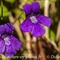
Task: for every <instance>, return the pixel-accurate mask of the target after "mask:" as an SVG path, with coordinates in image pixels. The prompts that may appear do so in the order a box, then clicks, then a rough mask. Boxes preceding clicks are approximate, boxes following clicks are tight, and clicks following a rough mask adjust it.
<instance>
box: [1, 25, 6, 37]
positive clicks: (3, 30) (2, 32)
mask: <svg viewBox="0 0 60 60" xmlns="http://www.w3.org/2000/svg"><path fill="white" fill-rule="evenodd" d="M4 33H5V28H4V25H1V26H0V36H1V35H2V34H4Z"/></svg>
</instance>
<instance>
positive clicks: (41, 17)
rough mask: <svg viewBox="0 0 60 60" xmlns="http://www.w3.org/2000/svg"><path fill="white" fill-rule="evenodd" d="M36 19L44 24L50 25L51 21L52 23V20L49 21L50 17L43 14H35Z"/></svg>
mask: <svg viewBox="0 0 60 60" xmlns="http://www.w3.org/2000/svg"><path fill="white" fill-rule="evenodd" d="M37 20H38V21H39V22H41V23H42V24H43V25H45V26H48V27H49V26H50V25H51V23H52V21H51V19H50V18H49V17H46V16H43V15H38V16H37Z"/></svg>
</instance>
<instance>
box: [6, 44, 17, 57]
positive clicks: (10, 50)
mask: <svg viewBox="0 0 60 60" xmlns="http://www.w3.org/2000/svg"><path fill="white" fill-rule="evenodd" d="M15 54H16V50H15V48H14V47H13V45H12V44H10V45H6V52H5V55H6V56H7V57H12V56H14V55H15Z"/></svg>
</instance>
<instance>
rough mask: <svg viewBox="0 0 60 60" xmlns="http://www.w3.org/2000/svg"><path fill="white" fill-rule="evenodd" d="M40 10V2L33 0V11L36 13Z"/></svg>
mask: <svg viewBox="0 0 60 60" xmlns="http://www.w3.org/2000/svg"><path fill="white" fill-rule="evenodd" d="M39 10H40V4H39V3H38V2H33V3H32V11H33V12H34V13H38V12H39Z"/></svg>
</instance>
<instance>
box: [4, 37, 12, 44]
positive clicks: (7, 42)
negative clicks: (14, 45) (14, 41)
mask: <svg viewBox="0 0 60 60" xmlns="http://www.w3.org/2000/svg"><path fill="white" fill-rule="evenodd" d="M9 40H10V39H9V37H5V38H4V41H5V44H6V45H10V44H11V42H10V41H9Z"/></svg>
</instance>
